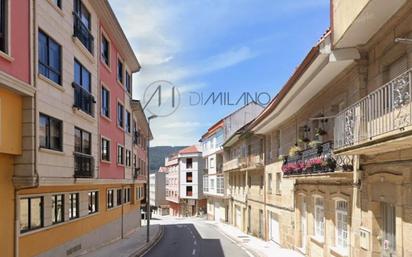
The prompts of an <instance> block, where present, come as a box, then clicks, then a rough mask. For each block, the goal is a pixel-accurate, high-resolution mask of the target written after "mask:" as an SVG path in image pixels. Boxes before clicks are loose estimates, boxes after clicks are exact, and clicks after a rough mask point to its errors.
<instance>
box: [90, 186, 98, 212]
mask: <svg viewBox="0 0 412 257" xmlns="http://www.w3.org/2000/svg"><path fill="white" fill-rule="evenodd" d="M87 196H88V207H89V208H88V209H89V212H88V215H91V214H94V213H97V212H99V191H90V192H88V193H87ZM93 204H94V210H93Z"/></svg>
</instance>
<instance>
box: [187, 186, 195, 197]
mask: <svg viewBox="0 0 412 257" xmlns="http://www.w3.org/2000/svg"><path fill="white" fill-rule="evenodd" d="M186 196H193V187H192V186H187V187H186Z"/></svg>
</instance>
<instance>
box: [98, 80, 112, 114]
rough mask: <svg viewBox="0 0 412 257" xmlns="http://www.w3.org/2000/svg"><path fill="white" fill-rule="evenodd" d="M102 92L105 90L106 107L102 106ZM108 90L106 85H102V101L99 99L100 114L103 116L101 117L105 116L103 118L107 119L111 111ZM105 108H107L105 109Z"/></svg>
mask: <svg viewBox="0 0 412 257" xmlns="http://www.w3.org/2000/svg"><path fill="white" fill-rule="evenodd" d="M104 92H107V107H106V108H104V107H105V106H104V102H105V101H104V100H105V97H104ZM110 93H111V92H110V90H109V89H108V88H107V87H106V86H104V85H102V88H101V98H102V101H101V104H100V112H101V115H102V116H103V117H105V118H108V119H110V113H111V110H110V109H111V108H110V107H111V106H110V98H111V97H110ZM106 109H107V110H106ZM106 111H107V115H106Z"/></svg>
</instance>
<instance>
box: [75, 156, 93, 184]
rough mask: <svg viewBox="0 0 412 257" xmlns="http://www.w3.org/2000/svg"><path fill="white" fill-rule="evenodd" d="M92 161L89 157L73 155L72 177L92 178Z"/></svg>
mask: <svg viewBox="0 0 412 257" xmlns="http://www.w3.org/2000/svg"><path fill="white" fill-rule="evenodd" d="M93 169H94V159H93V157H92V156H90V155H85V154H81V153H74V177H75V178H93Z"/></svg>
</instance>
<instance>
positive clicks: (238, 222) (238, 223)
mask: <svg viewBox="0 0 412 257" xmlns="http://www.w3.org/2000/svg"><path fill="white" fill-rule="evenodd" d="M241 224H242V214H241V212H240V207H239V206H236V224H235V225H236V227H238V228H239V229H242V227H241V226H242V225H241Z"/></svg>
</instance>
